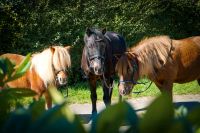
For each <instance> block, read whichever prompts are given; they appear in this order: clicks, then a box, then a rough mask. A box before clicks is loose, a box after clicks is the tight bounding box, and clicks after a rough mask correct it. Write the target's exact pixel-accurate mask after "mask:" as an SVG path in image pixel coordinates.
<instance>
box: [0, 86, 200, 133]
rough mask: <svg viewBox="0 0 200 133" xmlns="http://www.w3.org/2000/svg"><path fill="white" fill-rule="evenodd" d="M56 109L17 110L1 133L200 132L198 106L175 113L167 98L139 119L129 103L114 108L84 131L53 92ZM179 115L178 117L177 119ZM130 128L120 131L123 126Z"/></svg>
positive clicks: (40, 104)
mask: <svg viewBox="0 0 200 133" xmlns="http://www.w3.org/2000/svg"><path fill="white" fill-rule="evenodd" d="M49 92H50V94H51V97H52V99H53V101H55V104H56V105H55V106H54V107H53V108H52V109H50V110H48V111H46V110H45V109H44V102H43V101H38V102H34V103H33V104H31V106H29V107H28V108H26V109H24V108H19V109H17V110H14V111H13V112H12V113H11V114H10V116H9V118H8V119H7V120H6V122H5V123H4V124H3V125H2V127H1V128H0V131H1V132H3V133H4V132H5V133H9V132H16V133H18V132H19V133H26V132H61V133H62V132H63V133H64V132H74V133H86V132H91V133H95V132H104V133H116V132H125V133H130V132H132V133H134V132H135V133H138V132H141V133H143V132H144V133H146V132H148V133H151V132H152V133H159V132H173V133H174V132H186V133H192V132H197V131H198V130H199V128H200V123H199V122H200V117H199V109H200V108H199V106H198V107H197V108H194V109H193V110H191V111H189V110H187V108H186V107H183V106H181V107H180V108H177V109H175V111H174V106H173V104H172V102H171V100H170V98H169V96H168V95H161V96H159V97H158V98H156V99H155V100H154V101H153V102H152V103H151V105H150V106H149V107H148V108H147V111H146V113H144V115H142V116H139V115H138V114H136V111H135V110H134V109H133V108H132V107H131V106H130V105H129V104H128V103H126V102H121V103H118V104H115V105H112V106H110V107H108V108H106V109H105V110H103V111H102V112H100V113H99V114H98V115H97V117H96V118H95V119H93V121H92V123H91V128H89V129H87V130H86V129H85V127H84V126H83V124H82V123H81V121H80V119H79V118H78V117H77V116H76V115H74V114H73V113H72V112H71V111H70V110H69V108H68V106H67V103H66V101H65V100H64V98H63V97H62V95H61V94H60V93H59V92H58V91H57V90H56V89H55V88H50V91H49ZM177 114H178V115H177ZM125 125H126V126H127V128H125V129H123V130H121V129H120V128H121V127H122V126H125Z"/></svg>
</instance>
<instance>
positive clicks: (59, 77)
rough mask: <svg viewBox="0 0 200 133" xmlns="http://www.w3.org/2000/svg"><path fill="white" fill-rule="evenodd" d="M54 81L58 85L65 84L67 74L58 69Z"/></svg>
mask: <svg viewBox="0 0 200 133" xmlns="http://www.w3.org/2000/svg"><path fill="white" fill-rule="evenodd" d="M56 82H57V85H59V86H63V85H66V84H67V75H66V73H65V72H64V71H60V72H59V73H58V74H57V75H56Z"/></svg>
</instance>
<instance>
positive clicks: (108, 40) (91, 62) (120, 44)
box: [81, 28, 126, 115]
mask: <svg viewBox="0 0 200 133" xmlns="http://www.w3.org/2000/svg"><path fill="white" fill-rule="evenodd" d="M84 42H85V46H84V49H83V53H82V60H81V68H82V69H83V70H84V72H85V74H86V75H87V77H88V80H89V85H90V92H91V96H90V97H91V100H92V115H95V114H96V113H97V109H96V100H97V94H96V82H97V80H98V79H101V81H102V86H103V92H104V95H103V101H104V103H105V105H106V106H107V105H110V104H111V96H112V89H113V78H112V76H113V75H114V74H115V65H116V63H117V58H119V57H120V55H122V54H123V53H124V52H125V51H126V44H125V41H124V38H123V37H122V36H121V35H119V34H117V33H115V32H110V31H106V29H103V30H99V29H92V28H87V29H86V33H85V36H84Z"/></svg>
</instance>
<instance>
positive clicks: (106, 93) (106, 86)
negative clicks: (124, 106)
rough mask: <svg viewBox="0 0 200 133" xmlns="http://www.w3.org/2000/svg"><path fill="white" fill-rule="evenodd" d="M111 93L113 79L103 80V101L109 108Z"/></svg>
mask: <svg viewBox="0 0 200 133" xmlns="http://www.w3.org/2000/svg"><path fill="white" fill-rule="evenodd" d="M105 82H106V83H105ZM112 91H113V79H112V78H109V80H106V81H105V80H103V101H104V104H105V105H106V106H109V105H110V104H111V97H112Z"/></svg>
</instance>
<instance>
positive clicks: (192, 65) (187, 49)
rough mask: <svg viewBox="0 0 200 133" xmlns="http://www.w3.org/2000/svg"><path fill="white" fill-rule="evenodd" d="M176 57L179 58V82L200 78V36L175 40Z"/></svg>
mask: <svg viewBox="0 0 200 133" xmlns="http://www.w3.org/2000/svg"><path fill="white" fill-rule="evenodd" d="M174 42H175V43H174V46H175V48H176V49H177V50H176V53H175V54H176V58H177V59H178V60H177V62H178V66H179V67H178V68H179V69H178V74H177V79H178V81H179V82H185V81H192V80H195V79H199V78H200V69H199V68H200V36H195V37H190V38H186V39H182V40H176V41H174Z"/></svg>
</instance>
